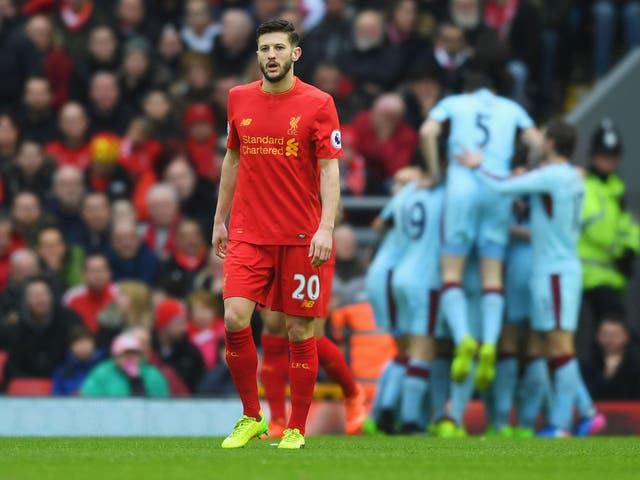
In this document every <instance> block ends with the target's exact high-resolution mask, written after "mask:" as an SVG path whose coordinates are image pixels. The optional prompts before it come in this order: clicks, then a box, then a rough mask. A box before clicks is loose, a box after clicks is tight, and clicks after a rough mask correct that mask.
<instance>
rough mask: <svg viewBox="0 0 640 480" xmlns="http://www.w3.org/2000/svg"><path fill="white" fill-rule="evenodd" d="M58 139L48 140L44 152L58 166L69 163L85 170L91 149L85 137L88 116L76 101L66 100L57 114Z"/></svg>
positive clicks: (88, 162) (87, 127)
mask: <svg viewBox="0 0 640 480" xmlns="http://www.w3.org/2000/svg"><path fill="white" fill-rule="evenodd" d="M58 127H59V129H60V134H61V135H60V139H59V140H56V141H54V142H50V143H48V144H47V145H46V147H45V152H46V153H47V155H50V156H51V157H53V158H54V159H55V160H56V164H57V166H58V167H61V166H63V165H71V166H73V167H77V168H79V169H81V170H85V169H86V168H87V167H88V166H89V164H90V163H91V149H90V148H89V142H88V139H87V132H88V131H89V118H88V117H87V113H86V111H85V109H84V107H83V106H82V105H81V104H79V103H76V102H68V103H65V105H64V106H63V107H62V108H61V109H60V114H59V115H58Z"/></svg>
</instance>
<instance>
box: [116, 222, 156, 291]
mask: <svg viewBox="0 0 640 480" xmlns="http://www.w3.org/2000/svg"><path fill="white" fill-rule="evenodd" d="M107 256H108V258H109V264H110V265H111V271H112V272H113V278H114V280H116V281H118V280H140V281H142V282H145V283H146V284H149V285H150V284H151V283H152V282H153V281H154V279H155V277H156V273H157V270H158V258H157V257H156V255H155V254H154V253H153V251H152V250H151V249H150V248H149V247H147V245H146V244H145V243H144V242H143V241H142V238H141V237H140V234H139V233H138V230H137V226H136V224H135V222H133V221H131V220H128V219H127V220H120V219H116V221H115V223H114V225H113V230H112V233H111V249H110V250H109V253H108V255H107Z"/></svg>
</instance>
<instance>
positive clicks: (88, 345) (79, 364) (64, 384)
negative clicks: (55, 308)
mask: <svg viewBox="0 0 640 480" xmlns="http://www.w3.org/2000/svg"><path fill="white" fill-rule="evenodd" d="M68 340H69V341H68V345H69V351H68V352H67V358H66V359H65V361H64V363H62V364H61V365H60V366H58V367H57V368H56V369H55V371H54V372H53V379H52V380H53V385H52V388H51V395H61V396H62V395H64V396H71V395H78V393H79V392H80V387H81V386H82V384H83V383H84V380H85V378H86V377H87V375H89V372H90V371H91V370H92V369H93V367H95V366H96V365H97V364H98V363H100V362H101V361H103V360H104V358H105V354H104V352H103V351H102V350H100V349H97V348H96V343H95V339H94V338H93V333H91V331H90V330H89V329H87V328H86V327H84V326H77V327H74V328H73V329H72V330H71V333H70V335H69V339H68Z"/></svg>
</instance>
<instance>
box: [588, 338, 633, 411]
mask: <svg viewBox="0 0 640 480" xmlns="http://www.w3.org/2000/svg"><path fill="white" fill-rule="evenodd" d="M580 367H581V370H582V376H583V378H584V381H585V383H586V384H587V388H588V389H589V393H591V396H592V397H593V399H594V400H640V348H638V346H637V345H635V344H633V343H630V344H629V345H628V346H627V349H626V351H625V353H624V357H623V359H622V362H620V365H619V366H618V369H617V371H616V373H615V374H614V375H613V376H612V377H611V378H606V377H605V365H604V358H603V355H602V351H601V350H600V349H599V348H597V347H594V349H593V351H592V354H591V356H589V357H588V358H585V359H583V360H582V361H581V362H580Z"/></svg>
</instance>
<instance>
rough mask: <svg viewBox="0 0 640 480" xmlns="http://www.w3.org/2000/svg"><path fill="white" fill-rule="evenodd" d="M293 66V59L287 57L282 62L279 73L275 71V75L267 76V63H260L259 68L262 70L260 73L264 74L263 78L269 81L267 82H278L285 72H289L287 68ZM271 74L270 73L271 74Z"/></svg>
mask: <svg viewBox="0 0 640 480" xmlns="http://www.w3.org/2000/svg"><path fill="white" fill-rule="evenodd" d="M292 66H293V60H291V59H289V60H287V61H286V62H285V63H283V64H282V70H281V71H280V73H276V74H275V76H269V75H270V74H269V71H268V70H267V65H266V64H264V65H263V64H262V63H261V64H260V70H261V71H262V75H263V76H264V79H265V80H266V81H267V82H269V83H278V82H279V81H280V80H282V79H283V78H284V77H286V76H287V74H288V73H289V70H291V67H292ZM271 75H272V74H271Z"/></svg>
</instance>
